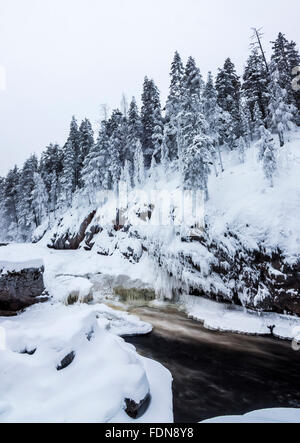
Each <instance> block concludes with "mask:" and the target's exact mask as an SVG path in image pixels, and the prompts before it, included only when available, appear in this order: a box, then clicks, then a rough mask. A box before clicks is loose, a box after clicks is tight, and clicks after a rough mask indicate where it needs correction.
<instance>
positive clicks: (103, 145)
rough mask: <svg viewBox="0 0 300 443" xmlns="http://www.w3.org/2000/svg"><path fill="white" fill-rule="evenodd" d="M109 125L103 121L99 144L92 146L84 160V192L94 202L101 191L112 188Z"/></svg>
mask: <svg viewBox="0 0 300 443" xmlns="http://www.w3.org/2000/svg"><path fill="white" fill-rule="evenodd" d="M107 126H108V123H107V122H106V121H103V122H102V124H101V129H100V132H99V136H98V140H97V142H96V143H95V144H94V145H93V146H92V148H91V150H90V152H89V154H88V156H87V157H86V158H85V160H84V165H83V171H82V180H83V183H84V190H85V192H86V193H87V194H88V196H89V198H90V202H91V201H92V200H93V197H94V196H95V193H97V192H98V191H100V190H106V191H107V190H110V189H111V186H112V179H111V172H110V142H109V136H108V131H107Z"/></svg>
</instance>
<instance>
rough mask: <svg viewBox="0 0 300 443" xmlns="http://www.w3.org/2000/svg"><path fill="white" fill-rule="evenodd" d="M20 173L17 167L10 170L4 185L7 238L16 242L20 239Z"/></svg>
mask: <svg viewBox="0 0 300 443" xmlns="http://www.w3.org/2000/svg"><path fill="white" fill-rule="evenodd" d="M19 181H20V172H19V170H18V168H17V166H15V167H14V169H12V170H10V171H9V172H8V174H7V177H6V179H5V183H4V216H5V220H6V222H7V238H8V239H9V240H16V238H18V225H19V219H18V205H19V200H20V195H19V192H18V191H19V190H20V188H19Z"/></svg>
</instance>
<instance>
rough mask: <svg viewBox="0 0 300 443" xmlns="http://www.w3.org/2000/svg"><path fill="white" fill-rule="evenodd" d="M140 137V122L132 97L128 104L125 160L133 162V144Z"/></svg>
mask: <svg viewBox="0 0 300 443" xmlns="http://www.w3.org/2000/svg"><path fill="white" fill-rule="evenodd" d="M141 139H142V123H141V118H140V115H139V111H138V107H137V104H136V100H135V98H134V97H133V98H132V101H131V103H130V106H129V112H128V123H127V135H126V143H125V150H124V158H125V160H128V161H130V162H131V163H132V162H133V157H134V152H135V146H136V143H137V141H138V140H141Z"/></svg>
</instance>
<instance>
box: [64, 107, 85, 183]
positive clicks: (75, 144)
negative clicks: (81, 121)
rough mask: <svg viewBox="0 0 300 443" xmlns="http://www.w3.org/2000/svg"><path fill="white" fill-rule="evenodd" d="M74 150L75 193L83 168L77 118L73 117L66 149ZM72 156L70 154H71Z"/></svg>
mask: <svg viewBox="0 0 300 443" xmlns="http://www.w3.org/2000/svg"><path fill="white" fill-rule="evenodd" d="M67 149H69V150H73V154H72V157H73V162H74V163H73V171H74V172H73V175H74V183H73V191H75V190H76V189H77V188H78V187H79V180H80V168H81V166H82V165H81V159H80V146H79V130H78V125H77V121H76V118H75V117H74V116H73V117H72V121H71V125H70V134H69V138H68V141H67V144H66V147H65V150H67ZM69 155H70V154H69Z"/></svg>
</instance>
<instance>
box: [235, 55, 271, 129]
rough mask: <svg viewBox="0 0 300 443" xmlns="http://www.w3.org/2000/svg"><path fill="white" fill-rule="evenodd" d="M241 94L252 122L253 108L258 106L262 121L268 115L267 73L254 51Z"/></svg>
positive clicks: (260, 57) (259, 56)
mask: <svg viewBox="0 0 300 443" xmlns="http://www.w3.org/2000/svg"><path fill="white" fill-rule="evenodd" d="M243 80H244V82H243V86H242V92H243V96H244V97H245V103H246V106H248V107H249V110H250V113H251V117H252V121H255V111H257V109H256V110H255V107H256V106H258V108H259V111H260V113H261V116H262V117H261V120H262V121H264V120H265V119H266V117H267V113H268V105H269V98H270V97H269V90H268V85H269V80H270V79H269V73H268V71H267V70H266V65H265V62H264V59H263V57H262V55H259V54H258V52H257V50H254V51H253V52H252V54H251V55H250V57H249V59H248V61H247V64H246V67H245V72H244V76H243Z"/></svg>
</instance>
